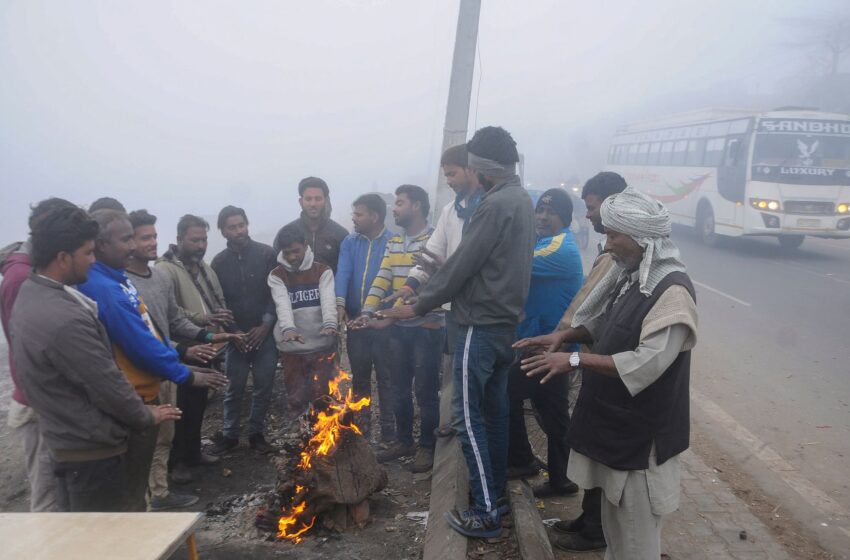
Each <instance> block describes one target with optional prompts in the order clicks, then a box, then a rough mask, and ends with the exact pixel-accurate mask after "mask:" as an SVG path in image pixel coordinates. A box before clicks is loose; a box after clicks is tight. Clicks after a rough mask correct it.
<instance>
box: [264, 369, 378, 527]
mask: <svg viewBox="0 0 850 560" xmlns="http://www.w3.org/2000/svg"><path fill="white" fill-rule="evenodd" d="M350 377H351V376H350V375H349V374H348V373H346V372H344V371H342V370H339V374H338V375H337V376H336V377H335V378H334V379H332V380H330V381H329V382H328V394H327V395H325V396H323V397H322V398H320V399H316V400H315V401H314V402H313V403H312V406H311V409H310V412H309V413H308V418H309V425H307V426H305V428H306V429H304V433H303V434H302V437H301V443H300V445H290V446H287V451H289V452H290V454H289V459H288V460H286V461H283V462H282V464H280V465H279V466H278V478H279V479H280V481H281V482H280V483H279V484H278V495H279V496H280V504H281V508H280V509H281V514H280V517H279V519H278V520H277V536H278V538H280V539H286V540H289V541H291V542H293V543H299V542H301V540H302V538H303V535H304V534H305V533H307V532H308V531H309V530H310V529H312V528H313V527H314V526H315V524H316V521H317V519H318V518H319V517H320V516H323V521H324V524H325V526H326V527H333V528H337V529H339V528H345V525H346V522H345V521H344V520H345V519H353V521H354V522H355V523H356V524H358V525H362V524H363V523H364V522H365V520H366V518H367V517H368V511H369V509H368V502H366V499H367V498H368V497H369V495H371V494H372V493H374V492H377V491H379V490H381V489H382V488H384V486H386V483H387V474H386V471H384V469H383V468H382V467H381V466H380V465H379V464H378V462H377V461H376V460H375V455H374V453H373V452H372V449H371V447H370V446H369V443H368V442H367V441H366V438H364V437H363V433H362V432H361V430H360V428H359V427H358V426H357V425H356V424H355V423H354V413H356V412H360V411H363V410H365V411H366V412H367V413H368V407H369V403H370V399H369V398H368V397H364V398H362V399H359V400H354V397H353V393H352V390H351V389H349V390H348V392H347V393H343V392H342V390H341V388H340V384H341V383H342V382H343V381H347V380H349V379H350ZM364 512H365V513H364ZM325 514H328V515H325ZM340 519H343V521H340ZM341 526H342V527H341Z"/></svg>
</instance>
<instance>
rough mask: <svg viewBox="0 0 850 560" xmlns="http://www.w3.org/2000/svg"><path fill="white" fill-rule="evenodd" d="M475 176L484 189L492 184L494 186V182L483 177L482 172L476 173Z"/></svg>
mask: <svg viewBox="0 0 850 560" xmlns="http://www.w3.org/2000/svg"><path fill="white" fill-rule="evenodd" d="M477 177H478V182H479V183H480V184H481V186H482V187H483V188H484V190H485V191H489V190H490V189H492V188H493V187H494V186H496V183H494V182H493V181H488V180H487V178H486V177H484V174H483V173H478V174H477Z"/></svg>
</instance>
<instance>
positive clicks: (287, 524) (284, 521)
mask: <svg viewBox="0 0 850 560" xmlns="http://www.w3.org/2000/svg"><path fill="white" fill-rule="evenodd" d="M305 509H307V502H301V503H300V504H298V505H297V506H295V507H294V508H292V513H291V514H289V515H287V516H285V517H281V518H280V521H278V533H277V538H279V539H288V540H291V541H292V542H294V543H295V544H298V543H300V542H301V535H303V534H304V533H306V532H307V531H309V530H310V529H312V528H313V524H314V523H315V522H316V517H315V516H314V517H313V518H312V519H311V520H310V523H306V524H305V523H302V524H301V528H300V529H298V530H297V531H295V532H294V533H290V532H289V530H290V528H291V527H293V526H294V525H295V524H296V523H297V522H298V517H299V516H300V515H301V514H302V513H304V510H305Z"/></svg>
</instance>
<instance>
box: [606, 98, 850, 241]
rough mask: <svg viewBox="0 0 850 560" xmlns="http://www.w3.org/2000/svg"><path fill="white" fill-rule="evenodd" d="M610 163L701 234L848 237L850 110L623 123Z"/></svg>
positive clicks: (713, 114)
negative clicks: (837, 112)
mask: <svg viewBox="0 0 850 560" xmlns="http://www.w3.org/2000/svg"><path fill="white" fill-rule="evenodd" d="M608 169H609V170H610V171H615V172H617V173H619V174H621V175H622V176H623V177H624V178H625V179H626V182H627V183H628V184H629V185H632V186H634V187H635V188H637V189H639V190H641V191H643V192H646V193H647V194H649V195H651V196H653V197H654V198H656V199H657V200H659V201H661V202H663V203H664V204H666V205H667V207H668V208H669V209H670V213H671V214H672V216H673V221H674V222H675V223H679V224H685V225H688V226H692V227H695V228H696V229H697V231H698V233H699V235H700V237H701V238H702V240H703V241H704V242H705V243H707V244H709V245H712V244H715V243H717V241H718V236H719V235H726V236H740V235H769V236H776V237H778V239H779V243H780V244H781V245H782V246H783V247H786V248H789V249H795V248H797V247H799V246H800V245H801V244H802V243H803V239H804V237H805V236H807V235H809V236H813V237H830V238H850V115H843V114H836V113H823V112H818V111H814V110H809V109H799V108H793V107H788V108H781V109H777V110H775V111H769V112H764V113H754V112H751V111H700V112H694V113H686V114H681V115H673V116H670V117H667V118H664V119H659V120H654V121H651V122H650V121H648V122H641V123H636V124H631V125H627V126H623V127H620V128H619V129H618V130H617V132H616V134H615V136H614V139H613V142H612V144H611V148H610V150H609V153H608Z"/></svg>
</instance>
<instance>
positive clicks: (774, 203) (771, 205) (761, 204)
mask: <svg viewBox="0 0 850 560" xmlns="http://www.w3.org/2000/svg"><path fill="white" fill-rule="evenodd" d="M750 206H752V207H753V208H755V209H757V210H770V211H771V212H779V209H780V208H781V206H780V205H779V201H778V200H770V199H769V198H751V199H750Z"/></svg>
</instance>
